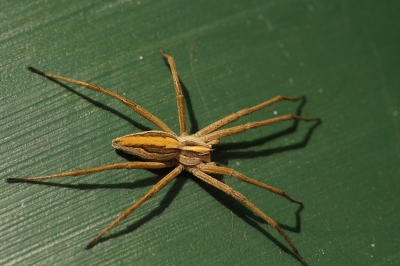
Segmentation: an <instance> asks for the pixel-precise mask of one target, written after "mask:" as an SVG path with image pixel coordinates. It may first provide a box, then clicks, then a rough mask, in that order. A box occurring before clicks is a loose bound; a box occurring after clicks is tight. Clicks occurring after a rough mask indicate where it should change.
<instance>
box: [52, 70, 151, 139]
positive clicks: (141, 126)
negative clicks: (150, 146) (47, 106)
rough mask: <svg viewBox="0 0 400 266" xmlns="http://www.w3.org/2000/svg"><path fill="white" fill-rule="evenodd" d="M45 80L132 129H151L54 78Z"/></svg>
mask: <svg viewBox="0 0 400 266" xmlns="http://www.w3.org/2000/svg"><path fill="white" fill-rule="evenodd" d="M45 78H47V79H48V80H50V81H52V82H54V83H56V84H57V85H59V86H61V87H63V88H64V89H67V90H68V91H70V92H72V93H73V94H75V95H77V96H79V97H80V98H82V99H84V100H86V101H88V102H90V103H91V104H93V105H94V106H96V107H98V108H101V109H103V110H105V111H108V112H110V113H112V114H114V115H116V116H117V117H120V118H122V119H124V120H126V121H127V122H129V123H130V124H132V125H133V126H134V127H136V128H138V129H140V130H141V131H149V130H152V129H151V128H149V127H146V126H144V125H142V124H141V123H139V122H136V121H135V120H133V119H132V118H130V117H128V116H127V115H124V114H122V113H121V112H119V111H117V110H115V109H114V108H111V107H109V106H107V105H105V104H103V103H101V102H99V101H96V100H93V99H92V98H90V97H88V96H86V95H84V94H82V93H80V92H78V91H76V90H74V89H72V88H71V87H69V86H67V85H65V84H64V83H62V82H61V81H58V80H56V79H54V78H49V77H45ZM77 86H79V85H77ZM87 90H90V91H92V90H91V89H87Z"/></svg>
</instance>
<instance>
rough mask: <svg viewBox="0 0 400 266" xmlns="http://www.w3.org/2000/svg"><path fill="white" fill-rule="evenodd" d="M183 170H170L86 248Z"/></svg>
mask: <svg viewBox="0 0 400 266" xmlns="http://www.w3.org/2000/svg"><path fill="white" fill-rule="evenodd" d="M183 169H184V167H183V165H181V164H180V165H178V166H177V167H175V169H174V170H172V171H171V172H170V173H169V174H167V175H166V176H164V177H163V178H162V179H161V180H160V181H158V182H157V184H155V185H154V186H153V187H152V188H151V189H150V190H149V191H148V192H147V193H146V194H145V195H144V196H143V197H142V198H140V199H139V200H138V201H137V202H136V203H135V204H133V205H132V206H131V207H129V208H128V209H126V210H125V211H124V212H123V213H121V214H120V215H119V216H118V217H117V219H115V220H114V221H113V222H112V223H111V224H110V225H109V226H107V227H106V228H105V229H104V230H103V231H101V232H100V234H98V235H97V236H96V237H95V238H94V239H93V240H92V241H90V242H89V244H87V246H86V248H90V247H92V246H93V244H94V243H95V242H96V241H97V240H98V239H99V238H100V237H102V236H103V235H104V234H105V233H107V232H108V231H109V230H111V228H113V227H114V226H115V225H117V224H118V223H119V222H120V221H122V220H123V219H125V218H126V217H127V216H128V215H129V214H131V213H132V212H133V211H134V210H136V209H137V208H138V207H139V206H140V205H142V204H143V203H144V202H145V201H146V200H148V199H150V198H151V197H152V196H153V195H154V194H156V193H157V192H158V191H160V190H161V189H162V188H163V187H165V185H167V184H168V183H169V182H170V181H171V180H172V179H174V178H175V177H176V176H177V175H178V174H179V173H180V172H182V170H183Z"/></svg>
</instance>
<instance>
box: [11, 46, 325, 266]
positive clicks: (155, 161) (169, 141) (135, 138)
mask: <svg viewBox="0 0 400 266" xmlns="http://www.w3.org/2000/svg"><path fill="white" fill-rule="evenodd" d="M160 53H161V55H162V56H163V57H164V58H166V59H167V60H168V63H169V66H170V68H171V72H172V78H173V81H174V86H175V91H176V100H177V105H178V117H179V128H180V135H179V136H177V135H176V134H175V133H174V132H173V131H172V130H171V129H170V128H169V127H168V126H167V125H165V124H164V123H163V122H162V121H161V120H160V119H158V118H157V117H155V116H154V115H152V114H151V113H150V112H148V111H147V110H146V109H144V108H143V107H141V106H139V105H137V104H136V103H134V102H132V101H130V100H128V99H126V98H124V97H122V96H120V95H118V94H116V93H114V92H111V91H108V90H106V89H103V88H101V87H99V86H97V85H95V84H92V83H87V82H83V81H78V80H74V79H70V78H65V77H62V76H57V75H53V74H49V73H44V72H42V71H40V70H38V69H35V68H33V67H28V69H29V70H30V71H32V72H35V73H36V74H39V75H42V76H44V77H47V78H49V79H58V80H63V81H67V82H70V83H73V84H77V85H81V86H84V87H86V88H88V89H91V90H95V91H99V92H101V93H104V94H107V95H109V96H111V97H113V98H115V99H117V100H119V101H121V102H122V103H124V104H126V105H127V106H129V107H131V108H132V109H133V110H135V111H136V112H137V113H138V114H140V115H141V116H143V117H144V118H146V119H147V120H149V121H150V122H152V123H153V124H155V125H156V126H157V127H159V128H160V129H161V131H155V130H152V131H145V132H141V133H135V134H130V135H126V136H123V137H120V138H117V139H114V140H113V142H112V146H113V147H114V148H116V149H119V150H122V151H124V152H125V153H128V154H132V155H135V156H137V157H140V158H141V159H143V160H144V161H137V162H125V163H116V164H111V165H106V166H101V167H96V168H90V169H82V170H74V171H70V172H64V173H60V174H54V175H45V176H38V177H31V178H8V179H6V180H7V181H19V182H30V181H37V180H45V179H51V178H60V177H66V176H77V175H85V174H90V173H96V172H101V171H105V170H113V169H160V168H168V167H174V169H173V170H172V171H171V172H170V173H169V174H167V175H166V176H165V177H163V178H162V179H161V180H160V181H158V183H157V184H155V185H154V186H153V187H152V188H151V189H150V190H149V191H148V192H147V193H146V194H145V195H144V196H143V197H142V198H140V199H139V200H138V201H137V202H136V203H135V204H133V205H132V206H131V207H129V208H128V209H127V210H125V211H124V212H123V213H121V214H120V215H119V216H118V218H117V219H115V220H114V221H113V222H112V223H111V224H110V225H109V226H107V227H106V228H105V229H104V230H103V231H101V232H100V233H99V234H98V235H97V236H96V237H95V238H94V239H93V240H92V241H90V242H89V244H88V245H87V246H86V248H90V247H92V246H93V245H94V243H95V242H96V241H97V240H98V239H99V238H100V237H102V236H103V235H104V234H105V233H106V232H108V231H109V230H111V228H113V227H114V226H115V225H116V224H118V223H119V222H120V221H122V220H123V219H124V218H126V217H127V216H128V215H129V214H131V213H132V212H133V211H134V210H136V208H138V207H139V206H140V205H142V204H143V203H144V202H145V201H146V200H148V199H149V198H151V197H152V196H153V195H154V194H156V193H157V192H158V191H160V190H161V189H162V188H163V187H164V186H165V185H167V184H168V183H169V182H170V181H171V180H173V179H174V178H175V177H176V176H177V175H178V174H179V173H181V172H182V171H183V170H186V171H189V172H190V173H192V174H193V175H194V176H195V177H197V178H199V179H201V180H203V181H204V182H206V183H208V184H210V185H211V186H214V187H216V188H217V189H219V190H222V191H223V192H225V193H226V194H228V195H230V196H232V197H234V198H235V199H237V200H238V201H240V202H241V203H243V204H244V205H246V206H247V207H248V208H250V209H251V210H252V211H254V212H255V213H256V214H258V215H259V216H260V217H262V218H263V219H264V220H265V221H266V222H267V223H268V224H269V225H270V226H272V227H273V228H275V229H276V230H278V232H279V233H280V234H281V235H282V236H283V238H285V240H286V242H287V243H288V244H289V245H290V246H291V248H292V249H293V252H294V253H295V254H296V255H297V256H298V257H299V259H300V261H301V262H302V263H303V264H304V265H307V263H306V261H305V260H304V259H303V257H302V256H301V255H300V253H299V252H298V251H297V249H296V247H295V246H294V244H293V243H292V241H291V240H290V238H289V237H288V236H287V235H286V233H285V232H284V231H283V230H282V228H281V227H280V226H279V225H278V223H277V222H275V221H274V220H273V219H271V218H270V217H269V216H268V215H266V214H265V213H264V212H262V211H261V210H260V209H259V208H257V207H256V206H255V205H254V204H253V203H251V202H250V201H249V200H248V199H247V198H246V197H245V196H243V195H242V194H240V193H239V192H237V191H235V190H234V189H233V188H231V187H230V186H228V185H226V184H224V183H222V182H221V181H219V180H217V179H215V178H213V177H211V176H210V175H209V174H220V175H229V176H232V177H235V178H237V179H238V180H240V181H243V182H247V183H250V184H253V185H255V186H258V187H261V188H264V189H266V190H269V191H271V192H273V193H276V194H278V195H280V196H283V197H285V198H287V199H288V200H290V201H291V202H294V203H298V204H302V203H301V202H299V201H296V200H294V199H292V198H291V197H289V196H288V195H287V194H285V192H283V191H282V190H280V189H278V188H275V187H272V186H270V185H267V184H265V183H262V182H260V181H257V180H255V179H252V178H250V177H247V176H245V175H243V174H241V173H239V172H236V171H235V170H233V169H231V168H228V167H223V166H217V165H216V164H215V163H214V162H211V152H212V150H213V149H212V146H213V145H217V144H218V143H219V141H218V139H220V138H223V137H226V136H231V135H234V134H238V133H240V132H243V131H246V130H248V129H251V128H257V127H261V126H265V125H269V124H273V123H277V122H281V121H286V120H292V119H296V120H304V121H315V120H319V119H318V118H312V119H309V118H305V117H302V116H297V115H292V114H289V115H284V116H280V117H276V118H272V119H267V120H262V121H258V122H251V123H247V124H244V125H240V126H235V127H231V128H226V129H221V130H217V129H219V128H221V127H223V126H225V125H227V124H229V123H231V122H233V121H235V120H237V119H239V118H240V117H242V116H244V115H249V114H251V113H253V112H255V111H258V110H260V109H262V108H264V107H266V106H268V105H271V104H273V103H276V102H279V101H282V100H289V101H296V100H299V99H302V98H304V97H298V98H293V97H286V96H277V97H275V98H273V99H271V100H269V101H266V102H263V103H260V104H258V105H256V106H253V107H251V108H247V109H243V110H240V111H238V112H236V113H234V114H231V115H229V116H227V117H225V118H222V119H220V120H218V121H216V122H214V123H212V124H211V125H209V126H207V127H205V128H203V129H202V130H200V131H198V132H197V133H195V134H193V135H188V133H187V129H186V116H185V108H184V98H183V94H182V88H181V85H180V83H179V78H178V72H177V71H176V66H175V61H174V58H172V57H171V56H170V55H168V54H166V53H164V51H163V50H162V49H161V48H160Z"/></svg>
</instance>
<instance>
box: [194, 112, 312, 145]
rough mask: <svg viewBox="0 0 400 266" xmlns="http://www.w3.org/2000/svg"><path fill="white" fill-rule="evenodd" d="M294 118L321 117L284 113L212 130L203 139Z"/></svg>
mask: <svg viewBox="0 0 400 266" xmlns="http://www.w3.org/2000/svg"><path fill="white" fill-rule="evenodd" d="M293 119H296V120H303V121H318V120H319V118H306V117H302V116H298V115H283V116H280V117H276V118H271V119H267V120H262V121H257V122H251V123H247V124H244V125H240V126H236V127H230V128H226V129H221V130H218V131H215V132H212V133H210V134H207V135H205V136H202V137H201V139H202V140H203V141H205V142H209V141H212V140H215V139H220V138H223V137H227V136H231V135H234V134H238V133H241V132H243V131H246V130H248V129H251V128H257V127H261V126H265V125H270V124H274V123H278V122H282V121H286V120H293Z"/></svg>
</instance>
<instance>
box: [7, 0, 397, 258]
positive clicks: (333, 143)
mask: <svg viewBox="0 0 400 266" xmlns="http://www.w3.org/2000/svg"><path fill="white" fill-rule="evenodd" d="M73 2H76V3H73ZM399 11H400V2H398V1H373V0H366V1H354V0H353V1H328V0H325V1H311V0H309V1H294V0H289V1H246V2H245V1H237V0H229V1H209V0H205V1H192V2H190V4H188V1H182V0H179V1H178V0H177V1H146V0H144V1H140V2H136V1H87V2H78V1H8V0H7V1H1V3H0V14H1V18H2V23H1V24H0V36H1V37H0V47H1V48H0V49H1V53H0V57H1V60H0V65H1V83H0V92H1V93H0V97H1V98H0V99H1V102H0V108H1V109H0V110H1V122H0V132H1V133H0V147H1V154H0V178H1V179H4V178H9V177H30V176H37V175H42V174H51V173H58V172H63V171H67V170H72V169H77V168H90V167H95V166H101V165H106V164H110V163H114V162H123V161H126V160H127V159H126V158H124V157H122V156H120V155H119V154H117V153H116V152H115V151H114V150H113V148H112V147H111V145H110V144H111V140H112V139H113V138H116V137H119V136H122V135H125V134H129V133H135V132H140V131H143V130H148V129H150V128H154V127H152V125H151V123H149V122H147V121H146V120H144V119H143V118H142V117H140V116H139V115H137V114H135V113H134V112H133V111H132V110H130V109H129V108H128V107H126V106H124V105H123V104H121V103H119V102H117V101H116V100H114V99H112V98H110V97H107V96H105V95H100V94H98V93H96V92H92V91H88V90H86V89H85V88H81V87H78V86H74V85H69V84H66V86H67V87H65V86H64V85H60V84H57V83H54V82H51V81H48V80H46V79H44V78H42V77H40V76H38V75H34V74H32V73H30V72H29V71H27V70H26V69H25V67H26V66H27V65H32V66H35V67H37V68H39V69H41V70H43V71H48V72H51V73H55V74H60V75H64V76H67V77H71V78H75V79H80V80H85V81H91V82H94V83H96V84H99V85H101V86H103V87H105V88H107V89H110V90H112V91H114V92H117V93H119V94H121V95H124V96H126V97H128V98H130V99H132V100H134V101H135V102H137V103H138V104H140V105H142V106H144V107H145V108H146V109H147V110H149V111H150V112H152V113H153V114H154V115H156V116H158V117H159V118H160V119H162V120H163V121H164V122H165V123H166V124H167V125H169V126H170V127H171V128H172V129H173V130H175V131H176V132H177V131H178V120H177V114H176V102H175V95H174V89H173V83H172V80H171V75H170V72H169V70H168V68H167V67H166V65H165V62H164V61H163V59H162V58H161V56H160V55H159V53H158V50H157V47H159V46H162V47H163V48H164V49H165V51H166V52H168V53H169V54H171V55H173V56H174V57H175V59H176V61H177V67H178V71H179V74H180V77H181V80H182V83H183V84H184V91H185V95H186V96H187V97H186V106H187V110H188V120H189V123H190V125H191V126H189V128H190V129H191V132H194V131H196V130H197V129H200V128H202V127H204V126H206V125H208V124H210V123H211V122H214V121H215V120H217V119H219V118H222V117H224V116H226V115H228V114H231V113H232V112H234V111H237V110H240V109H243V108H246V107H250V106H253V105H255V104H258V103H260V102H262V101H264V100H267V99H270V98H272V97H274V96H276V95H279V94H282V95H288V96H298V95H306V96H307V103H306V104H304V105H302V104H301V103H300V102H296V103H291V102H282V103H279V104H277V105H274V106H272V107H270V108H268V109H265V110H263V111H259V112H257V113H254V114H252V115H251V116H248V117H244V118H243V119H241V120H239V122H240V123H245V122H250V121H257V120H262V119H266V118H269V117H274V116H275V114H274V112H277V115H281V114H286V113H296V112H297V111H298V109H300V111H301V114H302V115H304V116H307V117H316V116H319V117H321V118H322V120H323V123H322V124H321V125H319V126H318V127H314V124H313V123H304V122H300V123H298V125H297V128H293V127H292V125H293V123H292V122H285V123H282V124H277V125H273V126H268V127H263V128H259V129H254V130H251V131H247V132H245V133H242V134H240V135H237V136H234V137H227V138H225V139H223V141H222V144H221V145H220V147H218V148H219V150H218V151H216V152H215V153H214V156H213V158H214V160H215V161H217V162H218V163H220V164H223V165H228V166H230V167H234V168H235V169H236V170H238V171H240V172H242V173H244V174H246V175H248V176H250V177H253V178H255V179H258V180H261V181H263V182H266V183H269V184H271V185H274V186H276V187H279V188H282V189H283V190H284V191H286V192H287V193H288V194H289V195H291V196H292V197H293V198H295V199H298V200H301V201H303V202H304V208H303V209H301V210H299V206H298V205H296V204H293V203H290V202H288V201H287V200H285V199H283V198H280V197H278V196H276V195H272V194H271V193H269V192H266V191H264V190H262V189H260V188H256V187H254V186H251V185H249V184H246V183H241V182H239V181H237V180H233V179H232V178H229V177H225V178H224V179H223V180H224V182H226V183H227V184H229V185H231V186H233V187H234V188H235V189H237V190H238V191H240V192H242V193H243V194H244V195H246V196H247V197H248V198H249V199H250V200H251V201H252V202H254V203H255V204H256V205H257V206H259V207H260V208H261V209H262V210H263V211H265V212H266V213H267V214H268V215H270V216H271V217H272V218H274V219H275V220H276V221H278V222H279V223H280V224H281V225H282V227H283V229H284V230H285V231H286V232H287V234H288V235H289V237H290V238H291V239H292V240H293V242H294V243H295V245H296V246H297V248H298V249H299V251H300V253H301V254H302V255H303V256H304V258H305V259H306V260H307V261H308V262H309V264H310V265H399V264H400V249H399V245H400V243H399V242H400V231H399V230H398V229H399V223H400V211H399V210H398V206H399V203H400V193H399V190H400V185H399V176H400V166H399V162H400V125H399V122H400V114H399V112H400V89H399V86H400V75H399V73H400V72H399V71H400V62H399V58H400V53H399V51H400V50H399V45H400V42H399V41H400V37H399V36H400V35H399V33H398V29H399V26H400V16H399V15H398V14H399ZM140 57H142V59H140ZM239 122H237V123H235V125H237V124H239ZM166 173H167V171H153V172H149V171H146V170H135V171H133V170H132V171H128V170H120V171H111V172H103V173H99V174H93V175H89V176H84V177H70V178H65V179H59V180H55V181H53V182H50V184H49V183H46V184H43V185H38V184H34V185H32V184H9V183H6V182H2V183H1V185H0V221H1V224H0V264H1V265H30V264H31V265H32V264H35V265H54V264H58V265H85V264H86V265H88V264H91V265H97V264H103V265H115V264H121V265H128V264H130V265H301V263H300V262H299V261H298V260H297V259H296V257H295V256H294V255H293V253H292V252H291V251H290V249H289V248H288V245H287V244H286V243H285V241H284V240H283V239H282V237H281V236H280V235H279V234H277V232H275V230H274V229H273V228H271V227H269V226H267V225H266V224H265V223H264V222H262V220H261V219H260V218H258V217H257V216H255V215H253V214H252V213H251V212H250V211H248V210H247V209H246V208H245V207H243V205H241V204H240V203H238V202H236V201H235V200H233V199H232V198H230V197H228V196H226V195H224V194H223V193H221V192H219V191H216V190H215V189H211V188H210V187H208V186H207V185H204V184H203V183H201V182H200V181H193V180H194V179H192V178H191V176H190V174H188V173H184V174H182V175H181V176H180V178H178V179H177V180H175V181H173V182H172V183H171V184H170V185H168V187H166V188H165V189H164V190H162V191H161V192H160V193H158V194H157V195H155V196H154V198H152V199H151V200H150V201H148V202H147V203H145V204H144V205H143V206H141V207H140V208H139V209H138V210H137V211H136V212H134V214H132V215H131V216H129V217H128V218H127V219H126V220H124V221H123V222H122V223H121V224H119V225H118V226H117V227H115V228H114V229H113V230H112V231H111V232H110V233H109V234H107V235H106V236H105V237H104V238H102V240H101V241H100V243H99V244H98V245H96V246H95V248H93V249H91V250H89V251H88V250H85V249H84V247H85V245H86V244H87V243H88V241H90V240H91V238H93V237H94V236H95V235H96V234H97V233H98V232H99V231H100V230H102V229H103V228H104V227H105V226H107V225H108V224H109V223H110V222H111V221H112V220H113V219H115V217H116V216H118V214H119V213H120V212H121V211H123V210H124V209H126V208H127V207H128V206H130V205H131V204H132V203H133V202H134V201H135V200H137V199H138V198H140V197H141V196H142V195H143V194H144V193H145V192H146V191H147V190H148V189H149V188H150V187H151V185H152V184H154V183H155V182H156V181H157V180H158V179H159V178H160V177H161V176H162V175H165V174H166Z"/></svg>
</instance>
